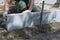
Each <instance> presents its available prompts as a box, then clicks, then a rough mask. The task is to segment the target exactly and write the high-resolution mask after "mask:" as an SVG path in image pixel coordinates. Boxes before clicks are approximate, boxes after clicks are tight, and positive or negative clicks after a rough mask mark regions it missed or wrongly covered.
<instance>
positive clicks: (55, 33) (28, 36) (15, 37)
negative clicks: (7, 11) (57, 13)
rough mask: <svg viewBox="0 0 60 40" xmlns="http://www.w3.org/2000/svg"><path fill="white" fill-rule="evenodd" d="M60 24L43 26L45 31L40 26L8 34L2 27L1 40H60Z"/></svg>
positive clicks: (0, 30)
mask: <svg viewBox="0 0 60 40" xmlns="http://www.w3.org/2000/svg"><path fill="white" fill-rule="evenodd" d="M59 26H60V23H51V24H46V25H43V27H44V28H42V30H43V31H41V30H40V29H41V28H39V26H33V27H32V28H23V29H20V30H15V31H10V32H8V31H7V30H6V29H4V28H2V27H0V40H60V29H59V28H60V27H59Z"/></svg>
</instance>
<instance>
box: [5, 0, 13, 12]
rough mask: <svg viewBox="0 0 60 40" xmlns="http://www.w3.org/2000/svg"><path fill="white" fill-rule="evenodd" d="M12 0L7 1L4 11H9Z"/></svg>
mask: <svg viewBox="0 0 60 40" xmlns="http://www.w3.org/2000/svg"><path fill="white" fill-rule="evenodd" d="M11 1H12V0H6V2H5V4H4V11H8V10H9V5H10V3H11Z"/></svg>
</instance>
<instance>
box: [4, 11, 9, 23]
mask: <svg viewBox="0 0 60 40" xmlns="http://www.w3.org/2000/svg"><path fill="white" fill-rule="evenodd" d="M7 14H8V12H7V11H6V12H4V13H3V21H4V23H5V21H6V16H7Z"/></svg>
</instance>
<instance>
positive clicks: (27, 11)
mask: <svg viewBox="0 0 60 40" xmlns="http://www.w3.org/2000/svg"><path fill="white" fill-rule="evenodd" d="M29 12H31V11H30V10H25V11H23V12H22V13H29Z"/></svg>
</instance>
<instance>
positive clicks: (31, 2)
mask: <svg viewBox="0 0 60 40" xmlns="http://www.w3.org/2000/svg"><path fill="white" fill-rule="evenodd" d="M33 4H34V0H30V3H29V10H30V11H32V7H33Z"/></svg>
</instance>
